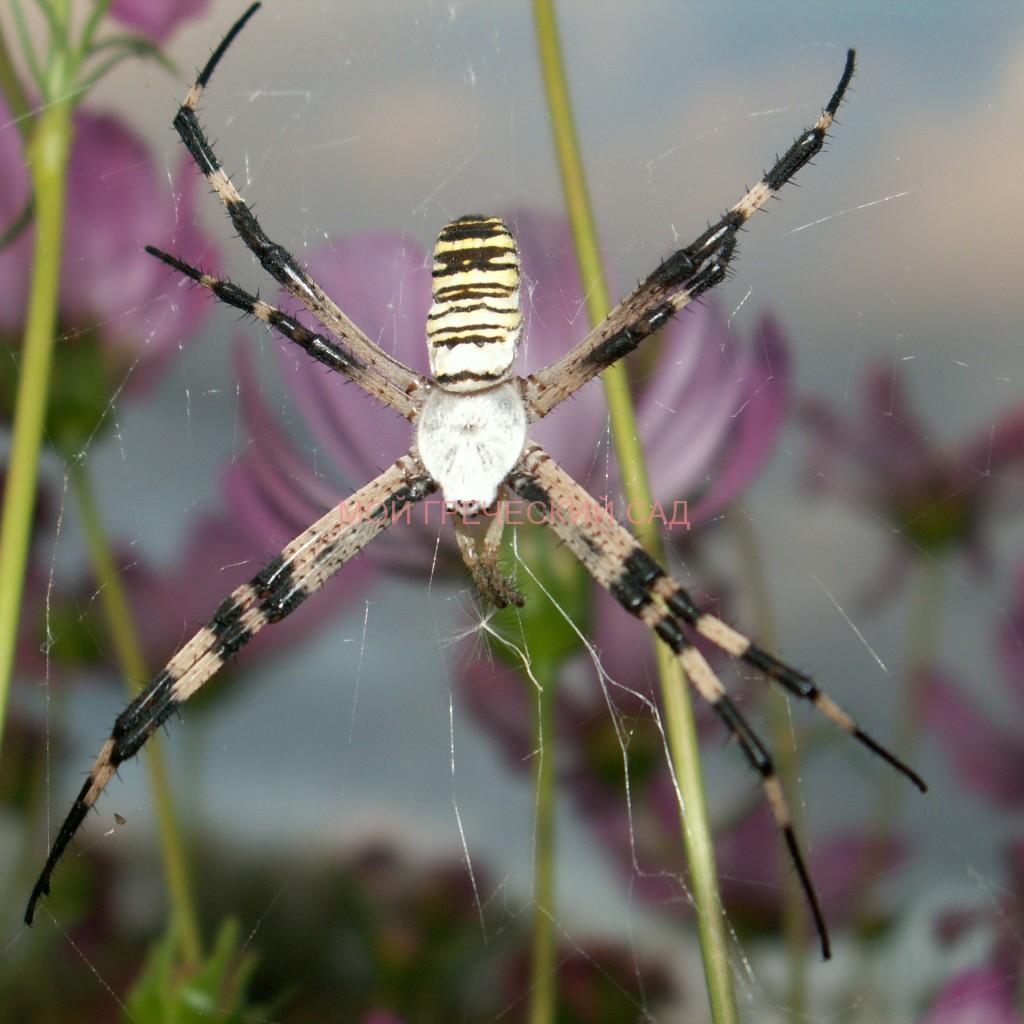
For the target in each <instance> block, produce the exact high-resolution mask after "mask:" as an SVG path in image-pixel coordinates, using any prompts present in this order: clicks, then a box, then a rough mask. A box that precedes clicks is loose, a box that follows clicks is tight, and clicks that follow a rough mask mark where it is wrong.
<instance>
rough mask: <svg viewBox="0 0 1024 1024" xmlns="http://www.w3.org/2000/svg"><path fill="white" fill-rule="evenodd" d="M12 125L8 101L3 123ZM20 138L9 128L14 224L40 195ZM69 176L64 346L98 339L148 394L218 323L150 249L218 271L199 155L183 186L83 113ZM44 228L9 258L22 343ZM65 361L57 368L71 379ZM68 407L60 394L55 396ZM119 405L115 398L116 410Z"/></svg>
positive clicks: (2, 213)
mask: <svg viewBox="0 0 1024 1024" xmlns="http://www.w3.org/2000/svg"><path fill="white" fill-rule="evenodd" d="M5 120H6V121H8V122H9V118H8V117H7V111H6V107H4V106H3V105H2V103H0V121H5ZM24 163H25V162H24V157H23V154H22V149H21V144H20V137H19V136H18V133H17V132H16V131H15V129H14V127H13V125H10V124H9V125H8V128H7V129H6V130H5V131H0V178H2V179H3V180H4V182H5V187H4V189H2V190H0V217H2V218H3V223H4V224H5V225H7V224H9V223H11V221H12V220H13V219H14V217H15V216H17V214H18V213H19V212H20V210H21V208H22V205H23V203H24V201H25V199H26V197H27V195H28V187H29V186H28V180H27V175H26V172H25V166H24ZM68 167H69V170H68V190H67V207H66V215H65V238H64V250H63V257H62V269H61V294H60V314H59V315H60V329H61V331H62V332H64V333H65V335H66V337H65V338H64V339H63V343H64V344H66V345H68V346H71V345H79V346H81V345H86V344H89V343H91V341H92V340H93V339H94V338H95V339H97V340H98V342H99V344H100V346H101V350H102V352H103V360H104V363H105V365H106V366H107V369H108V371H110V373H111V374H112V379H113V380H115V381H116V382H118V383H120V382H121V380H122V379H123V378H124V375H125V373H126V372H128V371H129V370H130V371H131V374H130V377H129V378H128V386H129V388H132V389H138V388H139V387H140V386H141V385H143V384H144V383H146V382H149V381H150V380H152V378H153V375H154V373H155V372H156V370H157V369H158V368H159V367H160V366H162V365H163V363H164V362H165V361H166V359H167V358H168V357H169V356H170V355H171V354H172V353H173V352H175V351H176V350H177V348H178V347H179V346H180V345H181V344H182V343H183V342H184V341H186V340H187V339H188V338H189V337H190V336H192V335H193V334H194V333H195V331H196V328H197V327H198V325H199V323H200V321H201V320H202V319H203V318H204V317H205V316H207V315H208V314H209V312H210V303H209V297H208V296H206V295H205V294H201V293H200V290H199V289H195V288H187V287H181V286H180V285H179V284H178V283H177V282H175V281H174V279H173V278H171V276H170V275H169V274H168V273H167V270H166V268H165V267H162V266H161V265H160V264H159V263H157V261H156V260H154V259H152V258H151V257H150V256H147V255H146V253H145V252H144V251H143V248H142V247H143V245H145V244H146V243H151V244H154V245H160V246H163V247H165V248H168V249H171V250H173V251H175V252H179V253H181V255H182V256H183V257H184V258H186V259H194V260H199V259H202V260H203V262H204V263H205V264H206V265H207V266H214V265H215V264H216V262H217V261H216V256H215V253H214V251H213V249H212V243H211V242H210V241H209V239H208V238H207V237H206V235H205V234H204V233H203V232H202V231H201V229H200V228H199V226H198V216H197V214H196V191H197V186H198V185H199V183H200V181H201V180H202V179H201V176H200V175H199V173H198V172H197V171H196V170H195V168H194V167H193V166H191V161H190V160H189V158H188V157H187V155H185V156H183V157H182V161H181V165H180V168H179V170H178V173H177V174H176V176H175V180H174V182H173V184H172V185H171V186H170V187H168V183H167V181H166V179H165V178H164V176H163V174H162V173H161V171H160V170H159V169H158V167H157V165H156V162H155V161H154V159H153V155H152V153H151V152H150V151H149V149H148V147H147V146H146V144H145V143H144V142H143V141H142V139H141V138H140V137H139V136H138V135H136V134H135V132H134V131H133V130H132V129H131V128H129V127H128V125H126V124H125V123H124V122H123V121H121V120H120V119H119V118H117V117H114V116H113V115H109V114H95V113H91V112H89V111H87V110H79V111H78V112H77V113H76V115H75V138H74V143H73V146H72V150H71V158H70V162H69V165H68ZM31 258H32V231H31V230H27V231H25V232H23V234H22V235H21V237H20V238H19V239H18V241H17V242H15V243H14V244H13V245H11V246H9V247H8V248H6V249H3V250H2V251H0V331H2V332H4V333H6V334H10V335H12V336H18V335H20V333H21V329H22V325H23V323H24V318H25V311H26V304H27V297H28V291H29V286H30V273H31ZM60 366H61V364H60V362H59V361H58V365H57V370H58V372H59V370H60ZM54 394H55V396H57V398H58V400H59V396H60V394H61V391H60V388H59V385H58V386H56V387H55V391H54ZM107 397H109V396H103V398H102V400H103V401H104V402H105V401H106V398H107Z"/></svg>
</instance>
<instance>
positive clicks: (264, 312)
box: [146, 245, 419, 420]
mask: <svg viewBox="0 0 1024 1024" xmlns="http://www.w3.org/2000/svg"><path fill="white" fill-rule="evenodd" d="M146 252H148V253H149V254H150V256H155V257H156V258H157V259H158V260H161V261H162V262H163V263H166V264H167V265H168V266H171V267H174V269H175V270H177V271H179V272H180V273H182V274H184V275H185V276H186V277H189V278H191V279H192V280H193V281H195V282H197V283H198V284H201V285H202V286H203V287H204V288H208V289H209V290H210V291H211V292H213V294H214V295H216V296H217V298H218V299H220V301H221V302H224V303H226V304H227V305H229V306H234V307H235V308H236V309H240V310H242V312H244V313H248V314H251V315H252V316H254V317H256V318H257V319H258V320H262V321H263V322H264V323H265V324H269V325H270V326H271V327H273V328H274V329H275V330H277V331H279V332H280V333H281V334H283V335H284V336H285V337H286V338H288V339H289V340H290V341H294V342H295V343H296V344H297V345H298V346H299V347H300V348H302V349H304V350H305V351H306V352H307V353H308V354H309V355H310V356H312V357H313V358H314V359H315V360H316V361H317V362H318V363H322V364H323V365H324V366H326V367H327V368H328V369H329V370H337V371H338V372H339V373H342V374H344V375H345V376H346V377H348V378H349V380H352V381H354V382H355V383H356V384H358V385H359V386H360V387H361V388H362V389H363V390H364V391H366V392H367V393H368V394H370V395H373V396H374V397H375V398H378V399H380V401H382V402H384V403H386V404H389V405H391V406H392V407H394V408H396V409H398V411H399V412H401V413H402V415H403V416H405V417H406V418H407V419H410V420H411V419H415V417H416V415H417V413H418V412H419V405H418V403H416V402H415V401H413V399H412V398H410V397H409V396H408V395H406V394H405V393H404V392H396V391H395V390H394V389H393V387H392V386H391V383H390V381H389V380H388V379H387V378H386V377H384V376H383V375H382V374H380V373H378V372H377V371H376V370H373V369H371V368H370V367H368V366H364V365H363V364H362V363H361V362H359V360H358V359H357V358H356V357H355V355H353V353H352V352H350V351H349V350H348V349H347V348H346V347H345V346H344V345H342V344H341V343H340V342H336V341H331V340H330V339H329V338H325V337H324V336H323V335H322V334H317V333H316V332H315V331H311V330H309V329H308V328H307V327H305V326H303V325H302V324H301V323H299V321H298V320H297V319H296V318H295V317H293V316H290V315H289V314H288V313H285V312H283V311H282V310H280V309H278V308H277V307H275V306H271V305H270V303H269V302H264V301H263V300H262V299H259V298H257V297H256V296H255V295H250V294H249V292H247V291H245V290H244V289H243V288H240V287H239V286H238V285H237V284H235V283H234V282H232V281H229V280H227V279H226V278H217V277H213V276H212V275H211V274H206V273H204V272H203V271H202V270H200V269H199V268H198V267H193V266H192V265H191V264H189V263H186V262H185V261H184V260H180V259H178V257H177V256H172V255H171V254H170V253H166V252H164V251H163V250H161V249H157V248H156V247H155V246H152V245H147V246H146Z"/></svg>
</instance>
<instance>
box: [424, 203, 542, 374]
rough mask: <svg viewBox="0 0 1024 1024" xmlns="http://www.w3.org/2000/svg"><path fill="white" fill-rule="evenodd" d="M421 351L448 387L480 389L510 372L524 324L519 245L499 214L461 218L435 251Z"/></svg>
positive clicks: (441, 237) (447, 229) (442, 235)
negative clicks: (431, 298)
mask: <svg viewBox="0 0 1024 1024" xmlns="http://www.w3.org/2000/svg"><path fill="white" fill-rule="evenodd" d="M433 281H434V304H433V305H432V306H431V307H430V315H429V316H428V317H427V348H428V350H429V352H430V370H431V373H433V375H434V379H435V380H436V381H437V383H438V384H440V385H441V387H443V388H445V389H447V390H448V391H479V390H481V389H482V388H488V387H492V386H493V385H494V384H496V383H498V382H499V381H501V380H504V379H505V378H506V377H507V376H508V371H509V368H510V367H511V366H512V362H513V360H514V359H515V357H516V346H517V345H518V344H519V336H520V334H521V333H522V329H523V315H522V311H521V310H520V307H519V250H518V249H517V248H516V240H515V239H514V238H513V237H512V233H511V232H510V231H509V229H508V228H507V227H506V226H505V225H504V223H503V222H502V221H501V220H499V219H498V218H497V217H481V216H476V215H471V216H468V217H460V218H459V219H458V220H455V221H452V222H451V224H449V225H447V227H445V228H444V229H443V230H442V231H441V233H440V235H438V237H437V245H436V246H435V248H434V273H433Z"/></svg>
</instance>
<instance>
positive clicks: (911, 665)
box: [874, 557, 944, 842]
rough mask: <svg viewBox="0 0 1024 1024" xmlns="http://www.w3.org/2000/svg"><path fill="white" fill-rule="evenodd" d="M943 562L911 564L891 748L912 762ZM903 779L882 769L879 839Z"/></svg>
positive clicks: (891, 823)
mask: <svg viewBox="0 0 1024 1024" xmlns="http://www.w3.org/2000/svg"><path fill="white" fill-rule="evenodd" d="M943 590H944V588H943V565H942V562H941V561H939V560H938V559H936V558H931V557H922V558H919V559H918V560H917V562H916V563H915V565H914V590H913V595H912V597H911V601H910V620H909V623H908V626H907V655H906V665H905V666H904V677H905V682H904V685H903V701H902V705H901V707H900V713H899V719H898V721H897V724H896V731H895V733H894V735H893V741H892V750H893V751H894V752H895V753H896V754H897V756H899V757H901V758H903V759H904V760H905V761H908V762H913V760H914V756H915V754H916V753H917V744H918V740H919V739H920V735H921V705H922V700H923V696H924V694H923V692H922V687H923V684H924V682H925V677H924V673H925V670H926V669H927V668H928V666H929V665H931V663H932V661H933V659H934V656H935V649H936V645H937V643H938V638H939V631H940V629H941V628H942V604H943ZM906 792H907V786H906V780H905V779H902V778H901V777H900V776H898V775H897V774H896V773H895V772H886V773H885V774H884V775H883V776H882V778H881V780H880V781H879V786H878V794H877V797H876V800H875V829H874V832H875V836H876V837H877V839H878V840H879V841H880V842H885V841H886V840H888V839H889V838H890V836H891V835H892V833H893V830H894V829H895V828H896V824H897V822H898V821H899V817H900V813H901V811H902V808H903V798H904V796H905V794H906Z"/></svg>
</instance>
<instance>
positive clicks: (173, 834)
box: [70, 459, 202, 964]
mask: <svg viewBox="0 0 1024 1024" xmlns="http://www.w3.org/2000/svg"><path fill="white" fill-rule="evenodd" d="M70 475H71V482H72V485H73V487H74V491H75V497H76V499H77V502H78V508H79V512H80V513H81V516H82V528H83V531H84V533H85V539H86V543H87V545H88V549H89V557H90V559H91V561H92V568H93V574H94V575H95V577H96V585H97V587H98V588H99V597H100V601H101V605H102V608H103V614H104V616H105V618H106V622H107V627H108V628H109V630H110V637H111V641H112V643H113V645H114V652H115V654H116V656H117V661H118V666H119V667H120V669H121V673H122V675H123V676H124V678H125V685H126V687H127V689H128V694H129V696H131V697H134V696H135V695H136V694H137V693H138V692H139V690H140V689H141V687H142V685H143V684H144V683H145V681H146V679H147V677H148V675H149V673H148V672H147V670H146V663H145V659H144V657H143V654H142V647H141V645H140V644H139V638H138V634H137V632H136V629H135V623H134V621H133V619H132V613H131V608H130V607H129V604H128V595H127V594H126V593H125V589H124V584H123V582H122V580H121V575H120V573H119V572H118V569H117V564H116V562H115V561H114V555H113V552H112V551H111V548H110V544H109V542H108V540H107V536H106V533H105V531H104V529H103V524H102V522H101V520H100V516H99V511H98V509H97V507H96V501H95V498H94V497H93V493H92V487H91V485H90V483H89V477H88V473H87V472H86V469H85V466H84V465H83V464H82V463H81V461H79V460H77V459H72V461H71V469H70ZM145 756H146V765H147V767H148V769H149V785H150V789H151V790H152V792H153V799H154V804H155V806H156V817H157V826H158V831H159V835H160V850H161V854H162V856H163V862H164V873H165V875H166V876H167V888H168V892H169V893H170V901H171V905H172V907H173V908H174V915H175V918H176V920H175V925H176V927H177V929H178V934H179V935H180V937H181V951H182V957H183V959H184V961H185V962H186V963H187V964H196V963H198V962H199V958H200V955H201V952H202V946H201V941H200V937H199V936H200V933H199V925H198V922H197V918H196V912H195V908H194V907H193V904H192V889H191V885H190V882H189V873H188V859H187V857H186V855H185V847H184V843H183V841H182V837H181V828H180V826H179V824H178V819H177V814H176V813H175V810H174V803H173V801H172V799H171V789H170V785H169V783H168V780H167V765H166V761H165V760H164V754H163V748H162V747H161V746H160V740H159V737H158V736H151V737H150V738H149V741H148V742H147V744H146V749H145Z"/></svg>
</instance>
